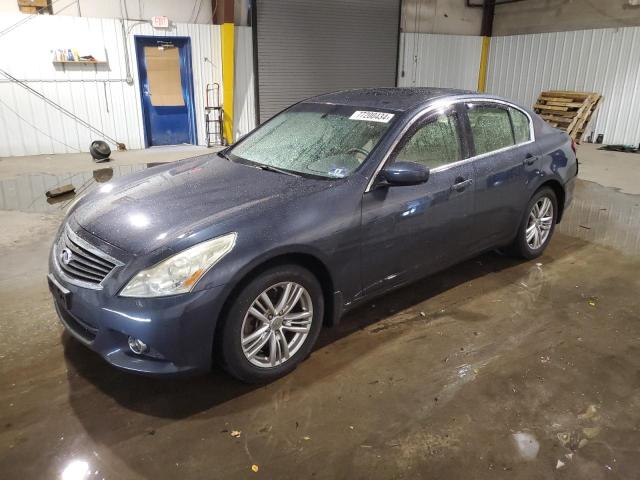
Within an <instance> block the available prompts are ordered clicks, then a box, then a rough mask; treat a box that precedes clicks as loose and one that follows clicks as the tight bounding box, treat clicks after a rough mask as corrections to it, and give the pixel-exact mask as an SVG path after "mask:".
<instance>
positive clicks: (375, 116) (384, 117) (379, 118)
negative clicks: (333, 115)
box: [349, 110, 394, 123]
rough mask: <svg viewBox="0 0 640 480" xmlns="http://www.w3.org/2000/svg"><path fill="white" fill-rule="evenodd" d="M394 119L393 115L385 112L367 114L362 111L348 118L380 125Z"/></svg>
mask: <svg viewBox="0 0 640 480" xmlns="http://www.w3.org/2000/svg"><path fill="white" fill-rule="evenodd" d="M393 117H394V114H393V113H387V112H368V111H364V110H358V111H356V112H354V113H353V115H351V116H350V117H349V119H350V120H364V121H367V122H381V123H389V120H391V119H392V118H393Z"/></svg>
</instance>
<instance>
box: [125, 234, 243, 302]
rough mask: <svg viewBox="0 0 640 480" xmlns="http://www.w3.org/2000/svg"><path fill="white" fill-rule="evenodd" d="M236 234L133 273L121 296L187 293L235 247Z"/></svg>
mask: <svg viewBox="0 0 640 480" xmlns="http://www.w3.org/2000/svg"><path fill="white" fill-rule="evenodd" d="M237 236H238V235H237V234H236V233H235V232H232V233H228V234H226V235H223V236H221V237H216V238H214V239H212V240H207V241H206V242H202V243H198V244H197V245H194V246H193V247H190V248H187V249H186V250H183V251H182V252H180V253H177V254H175V255H173V256H171V257H169V258H167V259H166V260H163V261H162V262H160V263H158V264H157V265H154V266H153V267H149V268H145V269H144V270H141V271H140V272H138V273H137V274H136V276H135V277H133V278H132V279H131V280H129V283H127V285H126V286H125V287H124V288H123V289H122V291H121V292H120V296H121V297H138V298H140V297H163V296H166V295H176V294H178V293H187V292H190V291H191V290H192V289H193V287H194V286H195V284H196V283H197V282H198V280H200V278H202V276H203V275H204V274H205V273H206V272H207V271H208V270H209V269H210V268H211V267H213V266H214V265H215V264H216V263H218V262H219V261H220V259H222V257H224V256H225V255H226V254H227V253H229V252H230V251H231V250H232V249H233V247H234V245H235V244H236V237H237Z"/></svg>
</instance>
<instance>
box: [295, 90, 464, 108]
mask: <svg viewBox="0 0 640 480" xmlns="http://www.w3.org/2000/svg"><path fill="white" fill-rule="evenodd" d="M474 93H476V92H472V91H470V90H457V89H454V88H431V87H388V88H356V89H353V90H342V91H339V92H332V93H325V94H323V95H318V96H316V97H311V98H308V99H306V100H304V103H329V104H336V105H349V106H354V107H364V108H380V109H386V110H395V111H398V112H406V111H408V110H411V109H413V108H415V107H417V106H420V105H424V104H425V103H428V102H429V101H431V100H433V99H436V98H442V97H450V96H453V95H469V94H474Z"/></svg>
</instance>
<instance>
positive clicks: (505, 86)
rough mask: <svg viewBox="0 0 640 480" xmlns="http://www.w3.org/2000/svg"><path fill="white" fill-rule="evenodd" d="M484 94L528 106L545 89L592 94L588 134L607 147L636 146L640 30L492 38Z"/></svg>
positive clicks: (639, 132) (639, 120) (639, 137)
mask: <svg viewBox="0 0 640 480" xmlns="http://www.w3.org/2000/svg"><path fill="white" fill-rule="evenodd" d="M487 88H488V91H489V92H491V93H495V94H497V95H501V96H503V97H506V98H510V99H512V100H514V101H517V102H519V103H521V104H522V105H526V106H532V105H533V104H534V102H535V100H536V98H537V96H538V94H539V93H540V92H541V91H543V90H549V89H557V90H578V91H594V92H599V93H601V94H602V95H604V102H603V104H602V105H601V107H600V109H599V112H598V114H597V116H596V118H595V119H594V121H592V124H591V129H590V130H593V131H594V132H595V133H596V134H600V133H603V134H604V141H605V142H606V143H610V144H611V143H625V144H636V145H637V144H638V143H639V142H640V27H628V28H620V29H613V28H608V29H598V30H581V31H574V32H558V33H542V34H533V35H516V36H508V37H495V38H492V39H491V51H490V55H489V71H488V82H487Z"/></svg>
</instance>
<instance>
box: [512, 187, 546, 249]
mask: <svg viewBox="0 0 640 480" xmlns="http://www.w3.org/2000/svg"><path fill="white" fill-rule="evenodd" d="M557 218H558V200H557V198H556V194H555V192H554V191H553V190H552V189H551V188H549V187H542V188H541V189H539V190H538V191H536V193H534V194H533V196H532V197H531V200H529V203H528V204H527V208H526V210H525V214H524V218H523V219H522V222H521V223H520V228H518V234H517V235H516V238H515V240H514V242H513V244H512V245H511V246H510V247H509V253H511V254H512V255H514V256H518V257H521V258H525V259H527V260H531V259H534V258H537V257H539V256H540V255H542V253H543V252H544V250H545V249H546V248H547V245H549V241H550V240H551V237H552V236H553V232H554V230H555V226H556V220H557Z"/></svg>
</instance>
